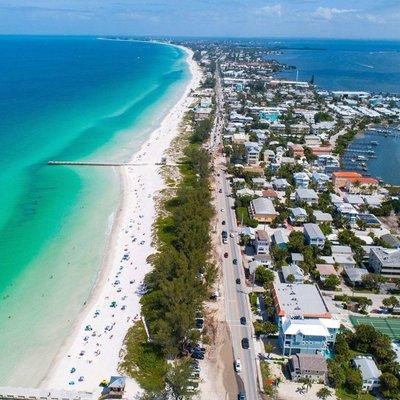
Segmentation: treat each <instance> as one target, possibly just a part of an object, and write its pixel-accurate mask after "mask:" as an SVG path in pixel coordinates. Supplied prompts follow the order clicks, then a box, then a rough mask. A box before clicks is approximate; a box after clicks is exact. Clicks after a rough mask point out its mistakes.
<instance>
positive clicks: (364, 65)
mask: <svg viewBox="0 0 400 400" xmlns="http://www.w3.org/2000/svg"><path fill="white" fill-rule="evenodd" d="M356 64H357V65H360V66H361V67H365V68H370V69H374V68H375V67H374V66H373V65H368V64H361V63H356Z"/></svg>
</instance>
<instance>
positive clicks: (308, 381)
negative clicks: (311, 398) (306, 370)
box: [303, 378, 313, 393]
mask: <svg viewBox="0 0 400 400" xmlns="http://www.w3.org/2000/svg"><path fill="white" fill-rule="evenodd" d="M312 384H313V381H312V380H311V379H310V378H304V379H303V387H304V388H305V389H306V392H307V393H308V391H309V389H311V386H312Z"/></svg>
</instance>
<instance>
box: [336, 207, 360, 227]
mask: <svg viewBox="0 0 400 400" xmlns="http://www.w3.org/2000/svg"><path fill="white" fill-rule="evenodd" d="M335 206H336V210H337V212H338V213H339V214H340V215H341V216H342V218H344V219H346V220H347V221H348V222H349V224H350V225H351V226H353V225H355V224H356V222H357V217H358V211H357V210H356V209H355V208H354V207H353V206H352V205H351V204H349V203H339V204H336V205H335Z"/></svg>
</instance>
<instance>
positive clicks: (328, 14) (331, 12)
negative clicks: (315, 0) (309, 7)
mask: <svg viewBox="0 0 400 400" xmlns="http://www.w3.org/2000/svg"><path fill="white" fill-rule="evenodd" d="M355 11H357V10H354V9H351V8H330V7H318V8H317V9H316V10H315V11H314V13H313V15H314V17H318V18H323V19H326V20H328V21H331V20H332V19H333V18H334V17H335V16H337V15H342V14H349V13H353V12H355Z"/></svg>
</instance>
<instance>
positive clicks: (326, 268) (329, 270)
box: [315, 264, 338, 276]
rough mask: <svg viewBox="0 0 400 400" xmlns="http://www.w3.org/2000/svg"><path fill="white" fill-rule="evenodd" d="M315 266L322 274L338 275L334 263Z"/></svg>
mask: <svg viewBox="0 0 400 400" xmlns="http://www.w3.org/2000/svg"><path fill="white" fill-rule="evenodd" d="M315 268H316V269H317V271H318V272H319V274H320V275H325V276H326V275H338V273H337V271H336V269H335V267H334V266H333V265H332V264H316V265H315Z"/></svg>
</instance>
